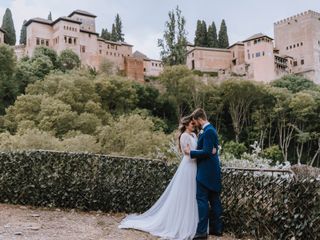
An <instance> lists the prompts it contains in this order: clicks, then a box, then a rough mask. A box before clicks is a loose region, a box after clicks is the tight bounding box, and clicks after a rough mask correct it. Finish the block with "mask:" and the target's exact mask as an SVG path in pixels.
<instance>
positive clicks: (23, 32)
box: [19, 20, 27, 44]
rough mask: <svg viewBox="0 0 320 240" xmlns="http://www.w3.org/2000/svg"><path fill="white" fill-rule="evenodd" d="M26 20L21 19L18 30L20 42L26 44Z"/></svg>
mask: <svg viewBox="0 0 320 240" xmlns="http://www.w3.org/2000/svg"><path fill="white" fill-rule="evenodd" d="M26 22H27V20H24V21H23V24H22V27H21V32H20V41H19V43H20V44H26V43H27V27H26V26H25V24H26Z"/></svg>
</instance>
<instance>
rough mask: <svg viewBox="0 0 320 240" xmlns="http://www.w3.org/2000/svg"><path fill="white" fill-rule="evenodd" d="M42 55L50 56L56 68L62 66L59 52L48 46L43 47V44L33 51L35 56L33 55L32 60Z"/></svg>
mask: <svg viewBox="0 0 320 240" xmlns="http://www.w3.org/2000/svg"><path fill="white" fill-rule="evenodd" d="M41 56H47V57H49V58H50V61H51V63H52V65H53V67H54V68H55V69H57V68H59V67H60V63H59V57H58V54H57V52H56V51H55V50H53V49H51V48H48V47H43V46H41V47H37V48H36V49H35V50H34V51H33V56H32V59H31V60H35V59H37V58H38V57H41Z"/></svg>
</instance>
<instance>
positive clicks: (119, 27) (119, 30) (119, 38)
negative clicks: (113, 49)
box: [115, 14, 124, 42]
mask: <svg viewBox="0 0 320 240" xmlns="http://www.w3.org/2000/svg"><path fill="white" fill-rule="evenodd" d="M115 32H116V36H117V38H116V39H117V40H116V41H120V42H123V41H124V34H123V32H122V21H121V19H120V16H119V14H117V15H116V19H115Z"/></svg>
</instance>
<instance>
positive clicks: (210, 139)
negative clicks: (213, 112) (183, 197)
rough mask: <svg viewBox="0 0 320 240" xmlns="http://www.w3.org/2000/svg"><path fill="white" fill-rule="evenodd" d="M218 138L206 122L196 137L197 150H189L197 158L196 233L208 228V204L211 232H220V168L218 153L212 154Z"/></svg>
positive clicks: (191, 155) (204, 231)
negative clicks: (197, 137)
mask: <svg viewBox="0 0 320 240" xmlns="http://www.w3.org/2000/svg"><path fill="white" fill-rule="evenodd" d="M218 146H219V140H218V134H217V131H216V129H215V128H214V127H213V126H212V125H211V124H208V125H206V126H205V127H204V129H203V133H202V134H200V136H199V139H198V147H197V150H193V151H191V152H190V157H191V158H196V159H197V203H198V210H199V223H198V228H197V233H198V234H204V233H206V232H207V229H208V217H209V204H208V202H210V206H211V215H212V221H213V223H212V225H211V224H210V225H211V226H212V229H211V230H212V232H213V233H216V234H219V233H222V220H221V214H222V205H221V201H220V192H221V168H220V161H219V156H218V153H216V154H212V150H213V148H216V149H218Z"/></svg>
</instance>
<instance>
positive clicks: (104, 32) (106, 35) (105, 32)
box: [100, 28, 111, 40]
mask: <svg viewBox="0 0 320 240" xmlns="http://www.w3.org/2000/svg"><path fill="white" fill-rule="evenodd" d="M100 37H101V38H103V39H105V40H110V38H111V34H110V33H109V32H108V29H107V28H106V29H104V28H102V31H101V35H100Z"/></svg>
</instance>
